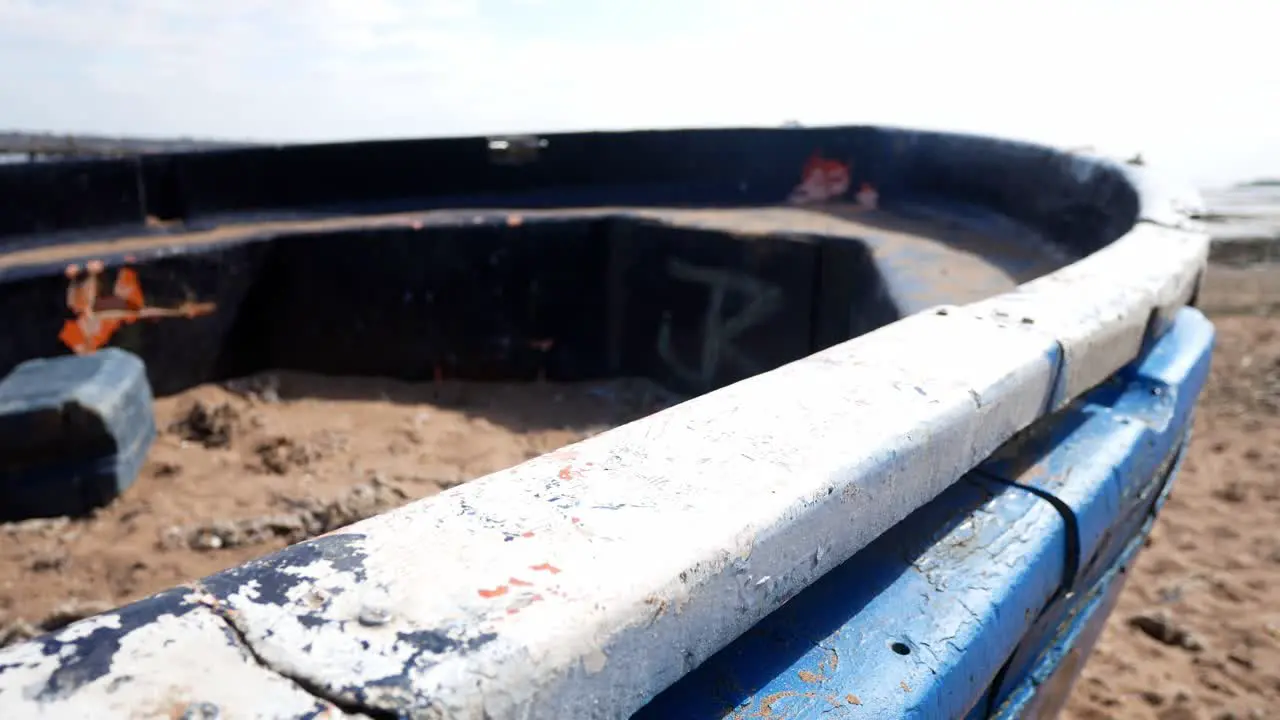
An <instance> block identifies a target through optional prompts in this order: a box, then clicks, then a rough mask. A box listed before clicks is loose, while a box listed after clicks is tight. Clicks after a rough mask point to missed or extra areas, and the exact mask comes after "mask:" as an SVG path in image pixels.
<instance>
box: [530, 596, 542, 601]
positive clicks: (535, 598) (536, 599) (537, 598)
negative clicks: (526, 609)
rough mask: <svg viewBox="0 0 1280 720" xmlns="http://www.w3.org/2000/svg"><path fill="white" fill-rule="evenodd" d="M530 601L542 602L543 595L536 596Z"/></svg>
mask: <svg viewBox="0 0 1280 720" xmlns="http://www.w3.org/2000/svg"><path fill="white" fill-rule="evenodd" d="M529 601H530V602H542V596H541V595H534V596H533V597H531V598H529Z"/></svg>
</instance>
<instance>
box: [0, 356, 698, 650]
mask: <svg viewBox="0 0 1280 720" xmlns="http://www.w3.org/2000/svg"><path fill="white" fill-rule="evenodd" d="M677 401H678V398H676V397H674V396H672V395H670V394H668V393H666V392H665V391H663V390H662V389H661V388H659V387H657V386H655V385H653V384H651V383H649V382H647V381H631V380H617V381H610V382H598V383H578V384H552V383H518V384H517V383H511V384H487V383H485V384H482V383H458V382H444V383H441V384H436V383H427V384H409V383H400V382H395V381H391V380H383V379H374V378H326V377H321V376H315V375H307V374H297V373H281V374H268V375H261V376H255V377H251V378H244V379H240V380H236V381H233V382H230V383H227V384H226V385H221V386H220V385H205V386H201V387H197V388H194V389H192V390H189V391H187V392H184V393H181V394H179V395H176V396H172V397H167V398H161V399H158V400H157V401H156V427H157V428H160V429H161V433H160V435H159V437H158V438H157V440H156V443H155V445H154V446H153V447H152V449H151V452H150V454H149V456H148V458H147V463H146V465H145V467H144V468H143V471H142V473H141V475H140V476H139V477H138V480H137V481H136V482H135V483H134V485H133V487H131V488H130V489H129V490H127V491H126V492H125V493H124V495H123V496H121V497H120V498H118V499H117V500H116V501H115V502H114V503H112V504H111V505H110V506H108V507H106V508H102V509H101V510H99V511H98V512H97V513H96V514H94V515H93V516H92V517H90V518H86V519H68V518H54V519H48V520H30V521H26V522H21V523H10V524H0V645H2V644H5V643H7V642H11V641H14V640H19V639H23V638H27V637H31V636H32V635H34V634H38V633H41V632H45V631H49V630H53V629H56V628H58V627H61V626H63V625H65V624H67V623H69V622H72V621H74V620H75V619H78V618H79V617H83V616H86V615H91V614H94V613H96V612H100V611H102V610H105V609H108V608H111V607H115V606H118V605H120V604H122V603H126V602H129V601H132V600H136V599H138V598H141V597H143V596H145V595H148V594H150V593H153V592H156V591H159V590H163V589H165V588H167V587H170V586H173V585H176V584H179V583H182V582H186V581H189V580H194V579H197V578H200V577H203V576H205V575H209V574H211V573H214V572H217V571H219V570H222V569H225V568H227V567H230V566H233V565H236V564H239V563H241V562H244V561H246V560H249V559H251V558H254V557H257V556H260V555H263V554H266V553H268V552H270V551H273V550H276V549H279V548H281V547H284V546H285V545H287V544H290V543H294V542H298V541H301V540H305V539H307V538H310V537H313V536H315V535H319V534H322V533H326V532H330V531H333V530H336V529H338V528H341V527H344V526H346V525H348V524H350V523H353V522H356V521H358V520H361V519H364V518H367V517H370V516H372V515H376V514H378V513H380V512H384V511H386V510H389V509H391V508H394V507H397V506H399V505H402V504H404V503H406V502H409V501H411V500H415V499H418V498H422V497H426V496H429V495H433V494H435V493H438V492H440V491H441V490H443V489H447V488H450V487H453V486H455V485H458V484H460V483H463V482H466V481H468V480H471V479H473V478H476V477H480V476H482V475H486V474H488V473H491V472H495V471H498V470H501V469H503V468H506V467H510V466H512V465H515V464H518V463H520V462H522V461H524V460H526V459H528V458H531V457H535V456H537V455H541V454H543V453H546V452H549V451H551V450H554V449H556V448H559V447H561V446H563V445H566V444H568V443H571V442H574V441H577V440H580V439H582V438H584V437H587V436H590V435H593V434H596V433H599V432H601V431H603V430H605V429H608V428H610V427H613V426H616V425H619V424H622V423H625V422H628V421H630V420H632V419H635V418H637V417H640V416H643V415H647V414H649V413H652V412H655V411H657V410H659V409H661V408H663V407H666V406H668V405H671V404H674V403H675V402H677Z"/></svg>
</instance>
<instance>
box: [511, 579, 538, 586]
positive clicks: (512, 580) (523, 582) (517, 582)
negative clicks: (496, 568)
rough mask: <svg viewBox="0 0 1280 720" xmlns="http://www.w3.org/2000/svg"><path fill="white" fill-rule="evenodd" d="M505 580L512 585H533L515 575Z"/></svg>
mask: <svg viewBox="0 0 1280 720" xmlns="http://www.w3.org/2000/svg"><path fill="white" fill-rule="evenodd" d="M507 582H508V583H510V584H511V586H512V587H533V583H531V582H525V581H524V580H521V579H520V578H516V577H513V578H508V579H507Z"/></svg>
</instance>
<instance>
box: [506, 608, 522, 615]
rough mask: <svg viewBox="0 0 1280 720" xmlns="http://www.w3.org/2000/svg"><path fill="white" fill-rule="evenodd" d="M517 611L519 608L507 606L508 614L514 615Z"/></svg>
mask: <svg viewBox="0 0 1280 720" xmlns="http://www.w3.org/2000/svg"><path fill="white" fill-rule="evenodd" d="M518 612H520V608H507V614H508V615H515V614H516V613H518Z"/></svg>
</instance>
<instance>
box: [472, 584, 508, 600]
mask: <svg viewBox="0 0 1280 720" xmlns="http://www.w3.org/2000/svg"><path fill="white" fill-rule="evenodd" d="M509 589H510V588H508V587H507V586H506V585H499V586H498V587H496V588H494V589H492V590H484V589H480V590H478V591H477V592H479V593H480V597H482V598H486V599H487V598H496V597H502V596H503V595H506V594H507V591H508V590H509Z"/></svg>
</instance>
